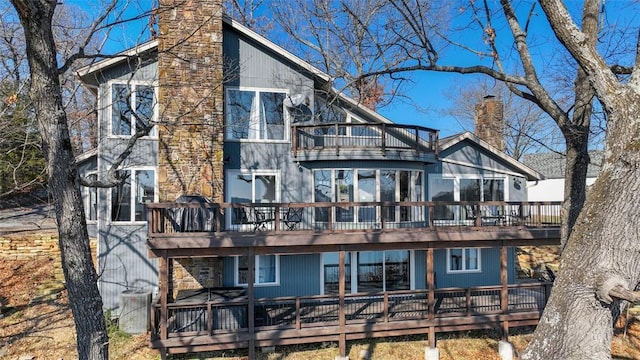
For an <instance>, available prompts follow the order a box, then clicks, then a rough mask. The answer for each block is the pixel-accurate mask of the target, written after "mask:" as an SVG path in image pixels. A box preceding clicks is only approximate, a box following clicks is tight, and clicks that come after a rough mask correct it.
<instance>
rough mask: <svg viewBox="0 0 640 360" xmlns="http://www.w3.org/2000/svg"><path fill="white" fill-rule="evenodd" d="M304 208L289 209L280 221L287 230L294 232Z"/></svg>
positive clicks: (300, 220)
mask: <svg viewBox="0 0 640 360" xmlns="http://www.w3.org/2000/svg"><path fill="white" fill-rule="evenodd" d="M303 210H304V208H289V209H287V213H286V214H285V216H284V219H282V222H283V223H284V224H285V225H286V226H287V230H295V229H296V227H297V226H298V224H300V222H302V211H303Z"/></svg>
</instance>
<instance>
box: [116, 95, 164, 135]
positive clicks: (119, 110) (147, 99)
mask: <svg viewBox="0 0 640 360" xmlns="http://www.w3.org/2000/svg"><path fill="white" fill-rule="evenodd" d="M155 103H156V99H155V90H154V87H153V86H151V85H142V84H113V85H112V86H111V135H118V136H131V135H133V134H135V133H136V132H138V131H140V130H144V129H146V128H148V127H150V126H153V124H154V122H155V119H154V106H155ZM154 131H155V129H150V130H149V135H155V134H154Z"/></svg>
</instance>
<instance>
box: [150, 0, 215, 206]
mask: <svg viewBox="0 0 640 360" xmlns="http://www.w3.org/2000/svg"><path fill="white" fill-rule="evenodd" d="M158 29H159V36H158V82H159V93H158V96H159V98H158V102H159V105H160V106H159V119H158V120H159V121H160V124H161V125H160V127H159V139H160V144H159V147H160V148H159V159H158V160H159V173H158V183H159V184H158V185H159V192H158V193H159V197H160V201H174V200H175V199H176V198H178V197H179V196H180V195H184V194H200V195H204V196H206V197H208V198H210V199H212V200H213V201H214V202H222V200H223V158H222V146H223V140H224V119H223V81H224V74H223V54H222V0H161V1H160V9H159V10H158Z"/></svg>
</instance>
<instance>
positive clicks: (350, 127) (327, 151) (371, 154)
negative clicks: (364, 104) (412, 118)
mask: <svg viewBox="0 0 640 360" xmlns="http://www.w3.org/2000/svg"><path fill="white" fill-rule="evenodd" d="M292 133H293V156H294V157H295V158H296V159H297V160H298V161H316V160H338V159H340V160H395V161H415V162H423V163H433V162H435V161H436V159H437V157H438V130H434V129H430V128H426V127H422V126H413V125H399V124H384V123H380V124H368V123H367V124H365V123H334V124H322V125H303V126H294V127H293V132H292Z"/></svg>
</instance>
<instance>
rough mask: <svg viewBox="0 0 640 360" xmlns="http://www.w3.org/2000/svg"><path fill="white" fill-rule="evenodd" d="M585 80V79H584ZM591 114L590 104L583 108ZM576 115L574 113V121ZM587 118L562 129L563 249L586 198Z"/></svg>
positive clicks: (587, 163) (561, 234) (561, 232)
mask: <svg viewBox="0 0 640 360" xmlns="http://www.w3.org/2000/svg"><path fill="white" fill-rule="evenodd" d="M585 82H586V81H585ZM587 85H588V82H587ZM585 111H586V112H588V113H589V114H588V115H585V116H591V104H589V106H588V109H586V110H585ZM576 116H577V115H574V121H575V118H576ZM588 123H589V120H587V126H586V127H585V126H582V125H575V123H574V124H572V126H571V129H570V130H564V129H563V133H564V136H565V139H566V142H565V143H566V148H567V157H566V159H565V161H566V163H565V164H566V165H565V166H566V168H565V172H564V202H563V203H562V214H563V216H564V219H563V221H562V226H561V229H560V244H561V246H560V248H561V249H564V247H565V246H566V244H567V241H568V239H569V236H570V235H571V231H572V230H573V227H574V226H575V223H576V221H577V219H578V215H580V212H581V211H582V207H583V206H584V202H585V199H586V189H587V184H586V183H587V170H588V166H589V161H590V160H589V150H588V144H589V126H588Z"/></svg>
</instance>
